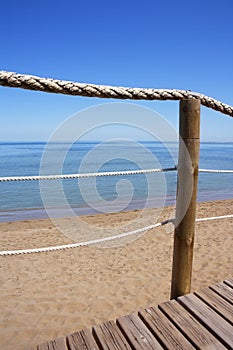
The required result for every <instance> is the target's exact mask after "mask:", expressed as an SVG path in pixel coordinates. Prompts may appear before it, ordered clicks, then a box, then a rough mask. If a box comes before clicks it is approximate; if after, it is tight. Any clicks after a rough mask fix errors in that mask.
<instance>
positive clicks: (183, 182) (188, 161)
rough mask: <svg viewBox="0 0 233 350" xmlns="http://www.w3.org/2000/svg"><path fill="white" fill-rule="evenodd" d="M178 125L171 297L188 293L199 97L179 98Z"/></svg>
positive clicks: (191, 256) (192, 232) (196, 166)
mask: <svg viewBox="0 0 233 350" xmlns="http://www.w3.org/2000/svg"><path fill="white" fill-rule="evenodd" d="M179 129H180V131H179V132H180V142H179V160H178V183H177V201H176V218H175V236H174V248H173V266H172V285H171V299H173V298H177V297H178V296H181V295H184V294H187V293H190V289H191V277H192V262H193V247H194V232H195V219H196V199H197V185H198V162H199V150H200V100H198V99H188V100H183V101H180V126H179Z"/></svg>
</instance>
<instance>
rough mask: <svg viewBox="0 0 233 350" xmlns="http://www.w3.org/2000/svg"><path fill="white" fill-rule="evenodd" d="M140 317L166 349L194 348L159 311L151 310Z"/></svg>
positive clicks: (143, 312) (190, 349)
mask: <svg viewBox="0 0 233 350" xmlns="http://www.w3.org/2000/svg"><path fill="white" fill-rule="evenodd" d="M139 315H140V317H141V318H142V320H143V322H144V323H145V324H146V326H147V327H148V328H149V329H150V331H151V332H152V333H153V334H154V336H155V337H157V339H159V341H160V342H161V343H162V345H163V347H164V348H165V349H171V350H173V349H174V350H175V349H180V350H182V349H183V350H192V349H194V347H193V346H192V345H191V344H190V343H189V342H188V341H187V339H186V338H185V337H184V336H183V335H182V333H180V332H179V330H178V329H177V328H176V327H175V326H174V325H173V324H172V323H171V322H170V320H169V319H168V318H167V317H166V316H165V315H164V314H163V313H162V312H161V311H160V310H159V309H158V308H153V307H152V308H149V309H146V310H143V311H140V312H139Z"/></svg>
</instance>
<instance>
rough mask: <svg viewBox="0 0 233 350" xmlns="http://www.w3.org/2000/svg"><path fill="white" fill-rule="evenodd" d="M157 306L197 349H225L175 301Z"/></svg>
mask: <svg viewBox="0 0 233 350" xmlns="http://www.w3.org/2000/svg"><path fill="white" fill-rule="evenodd" d="M159 308H160V309H161V310H162V311H163V312H164V313H165V314H166V316H167V317H168V318H169V319H170V320H171V321H172V322H173V323H174V324H175V325H176V327H177V328H178V329H179V330H180V332H182V334H185V336H186V338H187V339H188V340H189V341H190V342H191V343H192V344H195V346H196V348H197V349H206V350H208V349H211V350H223V349H226V347H225V346H223V345H222V344H221V343H220V341H219V340H218V339H216V337H214V336H213V335H212V334H211V333H210V332H209V331H208V330H207V329H206V328H205V327H204V326H203V325H202V324H201V323H200V322H198V321H197V320H196V319H195V317H194V316H192V315H191V314H190V313H189V312H188V311H187V310H186V309H185V308H183V307H182V306H181V305H180V304H179V303H178V302H177V301H175V300H170V301H169V302H166V303H163V304H160V305H159Z"/></svg>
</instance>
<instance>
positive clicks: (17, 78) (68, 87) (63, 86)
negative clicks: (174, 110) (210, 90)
mask: <svg viewBox="0 0 233 350" xmlns="http://www.w3.org/2000/svg"><path fill="white" fill-rule="evenodd" d="M0 85H2V86H8V87H14V88H21V89H26V90H34V91H43V92H50V93H56V94H65V95H75V96H85V97H99V98H114V99H129V100H186V99H199V100H200V102H201V104H202V105H203V106H205V107H208V108H211V109H213V110H215V111H218V112H221V113H223V114H226V115H228V116H230V117H233V107H232V106H230V105H227V104H225V103H222V102H220V101H217V100H216V99H214V98H212V97H209V96H205V95H203V94H200V93H198V92H193V91H190V90H179V89H153V88H131V87H117V86H106V85H95V84H83V83H78V82H73V81H65V80H57V79H51V78H41V77H37V76H33V75H26V74H17V73H14V72H6V71H0Z"/></svg>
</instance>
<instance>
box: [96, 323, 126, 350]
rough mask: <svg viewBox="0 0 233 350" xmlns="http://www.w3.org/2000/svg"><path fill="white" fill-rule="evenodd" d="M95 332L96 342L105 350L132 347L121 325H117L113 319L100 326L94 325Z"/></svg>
mask: <svg viewBox="0 0 233 350" xmlns="http://www.w3.org/2000/svg"><path fill="white" fill-rule="evenodd" d="M93 333H94V336H95V338H96V342H97V343H98V345H100V347H101V349H103V350H108V349H112V350H114V349H122V350H123V349H126V350H130V349H131V347H130V346H129V344H128V342H127V340H126V339H125V337H124V335H123V334H122V332H121V331H120V329H119V327H117V325H116V323H115V322H113V321H109V322H105V323H103V324H101V325H99V326H94V327H93Z"/></svg>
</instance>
